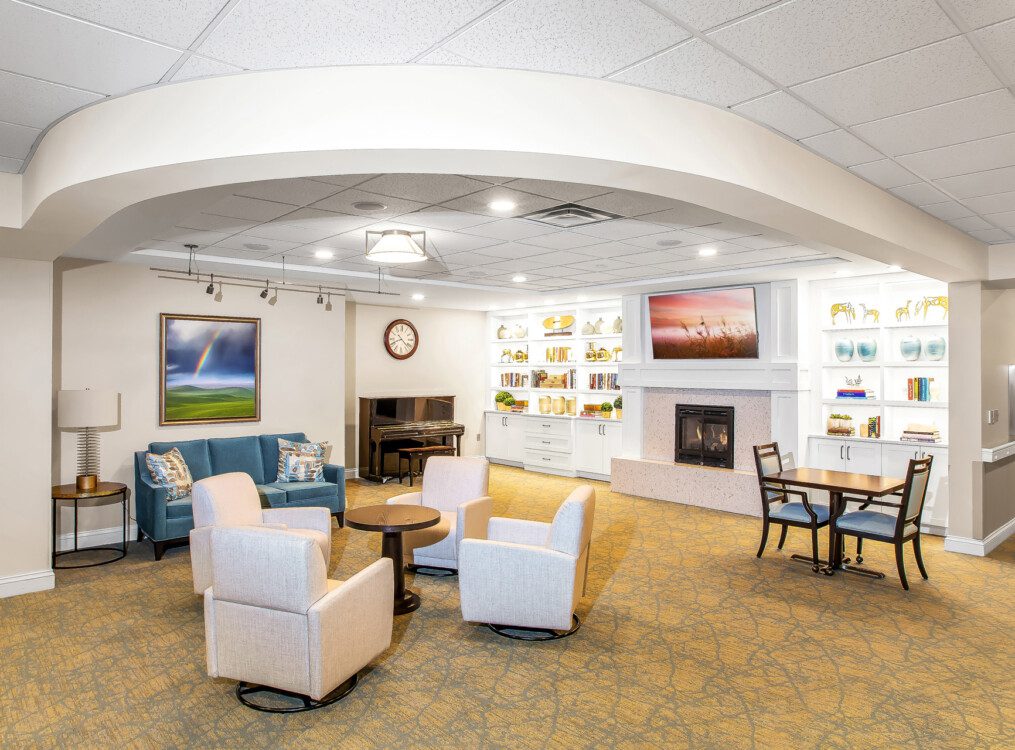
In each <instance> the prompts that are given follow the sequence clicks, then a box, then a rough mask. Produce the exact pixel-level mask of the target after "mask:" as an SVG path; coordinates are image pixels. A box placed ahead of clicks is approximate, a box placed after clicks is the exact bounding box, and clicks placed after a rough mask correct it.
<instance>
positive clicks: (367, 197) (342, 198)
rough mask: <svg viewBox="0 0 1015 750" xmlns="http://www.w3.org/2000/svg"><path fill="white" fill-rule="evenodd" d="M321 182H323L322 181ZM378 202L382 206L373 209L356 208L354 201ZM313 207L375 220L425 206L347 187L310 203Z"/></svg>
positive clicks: (410, 211)
mask: <svg viewBox="0 0 1015 750" xmlns="http://www.w3.org/2000/svg"><path fill="white" fill-rule="evenodd" d="M322 184H323V183H322ZM363 202H367V203H380V204H382V205H383V206H384V208H381V209H377V210H373V209H369V210H367V209H361V208H356V206H355V205H354V204H355V203H363ZM312 206H313V208H320V209H323V210H325V211H335V212H337V213H342V214H350V215H353V216H369V217H371V218H373V219H375V220H381V219H391V218H394V217H396V216H401V215H402V214H408V213H412V212H413V211H418V210H419V209H421V208H424V207H425V206H426V203H419V202H417V201H411V200H404V199H402V198H392V197H390V196H387V195H378V194H377V193H370V192H367V191H365V190H360V189H359V188H349V189H348V190H343V191H342V192H340V193H338V194H337V195H333V196H331V197H330V198H325V199H324V200H320V201H317V202H315V203H313V204H312Z"/></svg>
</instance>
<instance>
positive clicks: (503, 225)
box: [464, 219, 548, 241]
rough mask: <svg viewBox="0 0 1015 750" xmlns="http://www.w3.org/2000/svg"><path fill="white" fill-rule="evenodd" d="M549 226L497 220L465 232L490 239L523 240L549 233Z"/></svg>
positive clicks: (514, 220)
mask: <svg viewBox="0 0 1015 750" xmlns="http://www.w3.org/2000/svg"><path fill="white" fill-rule="evenodd" d="M547 229H548V228H547V226H546V225H545V224H539V223H537V222H534V221H527V220H526V219H497V220H496V221H491V222H488V223H486V224H480V225H479V226H477V227H469V228H468V229H467V230H464V231H465V233H466V234H472V235H477V236H479V237H490V238H492V239H497V240H511V241H515V240H523V239H525V238H526V237H538V236H539V235H541V234H546V233H547Z"/></svg>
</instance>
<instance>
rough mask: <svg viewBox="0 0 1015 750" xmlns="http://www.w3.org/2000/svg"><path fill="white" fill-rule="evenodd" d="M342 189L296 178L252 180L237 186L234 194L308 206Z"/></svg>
mask: <svg viewBox="0 0 1015 750" xmlns="http://www.w3.org/2000/svg"><path fill="white" fill-rule="evenodd" d="M340 190H341V188H340V187H337V186H335V185H328V184H326V183H323V182H317V181H315V180H307V179H303V178H295V179H289V180H263V181H261V182H250V183H247V184H246V185H241V186H240V187H238V188H236V189H235V190H234V191H233V194H234V195H243V196H246V197H247V198H260V199H261V200H266V201H275V202H276V203H289V204H291V205H293V206H308V205H310V204H311V203H315V202H316V201H319V200H322V199H323V198H326V197H327V196H329V195H333V194H335V193H337V192H339V191H340Z"/></svg>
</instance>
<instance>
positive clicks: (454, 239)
mask: <svg viewBox="0 0 1015 750" xmlns="http://www.w3.org/2000/svg"><path fill="white" fill-rule="evenodd" d="M467 231H471V227H470V228H469V229H467V230H463V231H461V232H448V231H445V230H443V229H427V230H426V240H427V242H428V243H430V244H431V245H433V246H435V247H436V248H437V250H438V251H440V252H441V253H442V254H443V255H450V254H455V253H461V252H466V251H470V252H471V251H474V250H484V252H485V250H486V248H489V247H494V246H496V245H500V244H502V243H503V242H504V241H503V240H502V239H499V238H497V237H480V236H478V235H474V234H465V232H467Z"/></svg>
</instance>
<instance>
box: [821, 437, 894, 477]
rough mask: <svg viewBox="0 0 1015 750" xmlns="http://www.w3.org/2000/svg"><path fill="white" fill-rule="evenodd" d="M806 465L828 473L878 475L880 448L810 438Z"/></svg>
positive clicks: (866, 444) (860, 443)
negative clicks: (843, 472) (844, 472)
mask: <svg viewBox="0 0 1015 750" xmlns="http://www.w3.org/2000/svg"><path fill="white" fill-rule="evenodd" d="M807 463H808V465H809V466H812V467H813V468H815V469H825V470H828V471H851V472H853V473H855V474H880V473H881V446H880V445H878V444H877V443H870V442H867V443H862V442H857V441H849V440H835V439H833V438H828V439H825V438H812V439H811V445H810V450H809V452H808V457H807Z"/></svg>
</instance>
